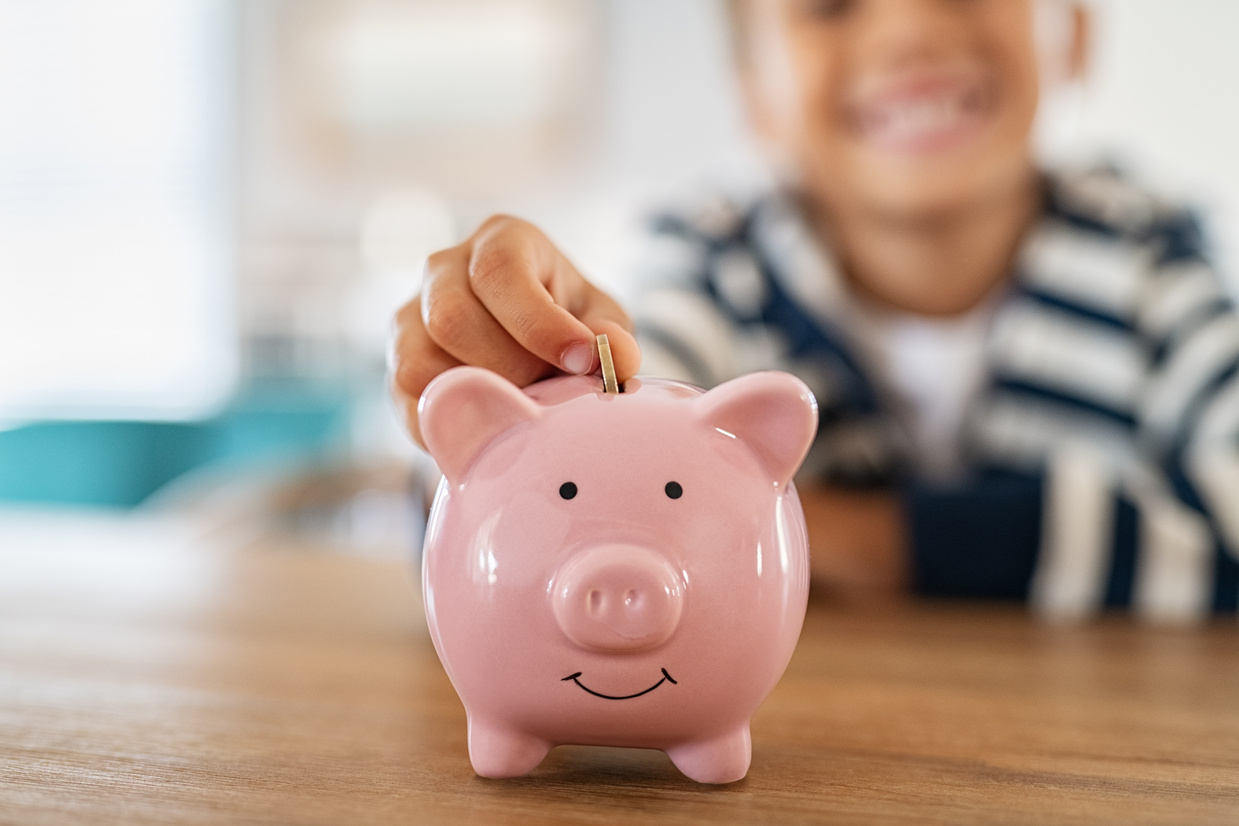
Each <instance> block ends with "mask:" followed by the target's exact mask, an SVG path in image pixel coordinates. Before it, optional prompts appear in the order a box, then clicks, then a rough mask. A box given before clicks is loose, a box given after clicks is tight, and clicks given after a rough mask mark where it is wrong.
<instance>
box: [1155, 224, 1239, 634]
mask: <svg viewBox="0 0 1239 826" xmlns="http://www.w3.org/2000/svg"><path fill="white" fill-rule="evenodd" d="M1166 235H1167V238H1166V240H1165V242H1164V244H1163V249H1162V259H1161V262H1160V264H1161V265H1160V266H1159V268H1158V270H1157V272H1156V274H1155V278H1154V280H1153V281H1152V282H1151V283H1150V286H1149V291H1148V295H1147V298H1146V306H1145V312H1144V313H1143V322H1144V329H1145V331H1146V335H1147V338H1148V339H1149V341H1150V343H1151V347H1152V350H1153V359H1154V369H1153V371H1152V373H1151V376H1150V380H1149V381H1148V383H1147V386H1146V387H1145V394H1144V398H1143V399H1142V411H1141V412H1142V424H1143V426H1144V429H1145V438H1146V441H1147V442H1149V443H1151V444H1153V445H1155V446H1156V449H1157V450H1158V452H1159V454H1160V455H1161V456H1162V457H1164V466H1165V469H1166V475H1167V478H1168V482H1169V484H1170V486H1171V487H1172V488H1173V490H1174V492H1175V493H1176V494H1177V496H1178V498H1179V500H1180V501H1181V502H1183V503H1184V504H1185V505H1187V506H1188V507H1189V508H1191V509H1192V512H1193V513H1196V514H1199V515H1200V516H1201V517H1202V518H1203V520H1204V522H1205V526H1206V528H1207V545H1208V548H1207V551H1206V553H1207V554H1208V556H1209V557H1210V559H1209V562H1210V563H1211V564H1210V565H1208V566H1207V567H1208V568H1209V571H1208V573H1209V574H1210V580H1211V581H1210V583H1209V584H1210V585H1211V586H1212V587H1211V588H1210V589H1209V590H1211V591H1212V607H1213V609H1214V610H1220V611H1228V612H1233V611H1235V610H1236V604H1237V603H1239V312H1236V307H1235V302H1234V300H1233V298H1232V297H1231V296H1230V295H1229V294H1228V292H1227V290H1226V288H1225V285H1224V284H1223V282H1222V281H1221V279H1220V278H1219V277H1218V276H1217V274H1216V273H1215V272H1214V270H1213V269H1212V268H1211V267H1210V266H1209V264H1208V262H1207V261H1206V260H1205V258H1204V256H1203V255H1201V254H1200V246H1201V245H1200V243H1199V235H1200V233H1199V229H1198V228H1197V226H1196V223H1195V221H1194V220H1191V218H1190V216H1184V217H1182V218H1181V219H1180V220H1178V221H1177V222H1175V223H1172V224H1171V225H1170V226H1169V227H1168V229H1167V232H1166ZM1163 564H1165V565H1169V564H1170V563H1169V562H1168V561H1166V562H1164V563H1163Z"/></svg>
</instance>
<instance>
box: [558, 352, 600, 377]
mask: <svg viewBox="0 0 1239 826" xmlns="http://www.w3.org/2000/svg"><path fill="white" fill-rule="evenodd" d="M560 363H561V364H563V366H564V369H565V370H567V371H568V372H569V373H575V374H577V375H578V376H580V375H583V374H585V373H588V372H589V368H591V367H593V366H594V351H593V350H592V349H591V348H590V346H589V345H588V344H574V345H572V346H571V347H569V348H568V349H567V350H564V356H563V358H562V359H560Z"/></svg>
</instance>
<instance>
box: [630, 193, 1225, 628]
mask: <svg viewBox="0 0 1239 826" xmlns="http://www.w3.org/2000/svg"><path fill="white" fill-rule="evenodd" d="M1043 203H1044V209H1043V214H1042V215H1041V216H1040V218H1039V220H1038V221H1037V222H1036V223H1035V225H1034V226H1033V228H1032V229H1031V231H1030V232H1029V234H1028V236H1027V237H1026V239H1025V240H1024V242H1023V244H1022V247H1021V249H1020V251H1019V254H1018V256H1017V259H1016V265H1015V268H1014V271H1013V272H1012V273H1011V276H1010V279H1009V283H1008V285H1007V289H1006V291H1005V292H1004V293H1003V295H1002V297H1001V300H1000V301H999V303H998V305H997V307H996V309H995V311H994V318H993V323H992V325H990V327H989V328H988V329H989V332H988V333H987V339H986V343H985V353H984V368H983V381H982V387H981V390H980V392H979V393H977V394H976V395H975V396H974V397H973V398H972V399H971V401H970V403H969V405H968V407H967V409H966V412H965V417H964V424H963V433H962V437H961V439H962V452H963V455H964V458H965V463H966V466H967V474H966V476H965V477H964V478H963V479H961V480H959V481H953V482H950V483H931V482H926V481H924V480H923V478H922V477H921V476H919V475H918V473H917V468H916V467H915V466H914V465H913V463H912V459H911V454H910V451H909V447H908V439H907V436H906V435H905V434H904V433H903V432H902V431H901V428H900V426H899V424H898V422H897V420H896V417H895V416H894V415H893V413H892V407H891V404H890V400H889V394H888V393H886V392H884V389H883V388H882V387H881V386H879V382H878V381H877V379H876V377H875V371H873V370H870V369H867V367H866V364H865V361H864V359H863V351H862V349H861V348H860V347H859V346H858V342H857V337H856V335H855V332H854V331H850V330H849V326H850V324H855V323H856V322H855V318H854V314H852V313H849V312H848V307H849V296H848V294H847V289H846V287H845V285H844V283H843V281H842V280H841V279H840V278H839V276H838V273H837V271H836V268H835V265H834V263H833V261H832V260H831V258H830V256H829V254H828V253H827V252H826V251H825V250H824V249H823V248H822V246H821V243H820V242H819V241H818V240H817V239H816V238H815V236H814V235H813V234H812V233H811V232H810V231H809V230H808V228H807V225H806V224H805V222H804V219H803V216H802V215H801V214H800V212H799V211H798V209H797V208H796V207H795V206H794V202H793V201H792V200H791V199H790V198H788V197H786V196H783V195H780V194H772V195H767V196H765V197H762V198H759V199H756V200H754V201H752V202H750V203H748V204H746V205H744V206H736V205H735V204H732V203H728V202H723V201H718V202H714V203H711V204H708V205H705V206H702V207H699V208H693V209H686V210H680V211H676V212H668V213H664V214H661V215H658V216H657V217H656V218H655V219H654V220H653V226H652V229H653V233H652V235H653V238H652V243H651V244H650V247H649V256H648V257H647V259H646V261H645V264H644V266H643V268H642V276H643V278H642V285H643V286H642V288H641V291H640V294H639V296H638V297H637V299H636V300H635V301H634V302H633V307H635V308H636V316H637V324H638V333H639V337H640V338H641V341H642V346H643V350H644V352H645V354H646V361H645V363H646V366H647V367H648V368H651V369H653V370H654V371H656V372H660V373H663V374H670V375H678V376H681V377H684V378H688V379H689V380H691V381H694V382H695V383H697V384H700V385H703V386H707V387H709V386H712V385H714V384H717V383H719V382H722V381H725V380H727V379H729V378H733V377H735V376H737V375H740V374H742V373H746V372H750V371H753V370H761V369H782V370H788V371H790V372H792V373H795V374H797V375H799V376H800V377H801V378H803V379H804V380H805V381H806V383H808V385H809V386H810V388H811V389H812V390H813V391H814V393H815V395H816V396H817V398H818V403H819V406H820V413H821V420H820V425H819V429H818V434H817V438H816V440H815V443H814V445H813V448H812V449H811V451H810V454H809V457H808V459H807V460H806V462H805V466H804V469H803V470H802V475H806V476H809V477H811V478H813V479H815V480H820V481H825V482H828V483H832V484H842V485H849V486H884V487H893V488H896V489H898V490H899V491H900V492H901V495H902V497H903V500H904V504H905V512H906V514H907V519H908V524H909V532H910V536H911V539H912V570H913V578H914V583H915V586H916V588H917V590H918V591H919V592H921V593H924V594H931V595H946V596H975V597H991V598H993V597H998V598H1020V599H1027V600H1029V601H1030V602H1031V604H1032V605H1033V606H1034V607H1035V608H1036V609H1037V610H1038V611H1040V612H1041V613H1043V614H1045V615H1047V616H1052V617H1066V618H1071V617H1083V616H1088V615H1090V614H1093V613H1096V612H1098V611H1101V610H1104V609H1107V608H1130V609H1131V610H1133V611H1135V612H1137V613H1139V614H1141V615H1144V616H1148V617H1151V618H1154V619H1159V620H1166V621H1191V620H1194V619H1198V618H1203V617H1205V616H1207V615H1209V614H1210V613H1216V612H1222V613H1232V614H1233V613H1235V611H1236V605H1237V603H1239V315H1237V314H1236V312H1235V305H1234V303H1233V301H1232V299H1231V297H1230V296H1229V295H1228V294H1227V291H1226V289H1225V288H1224V285H1223V283H1222V282H1221V281H1220V279H1219V278H1218V276H1217V274H1216V273H1215V272H1214V270H1213V268H1212V267H1211V266H1210V263H1209V260H1208V257H1207V251H1206V249H1205V246H1204V243H1203V240H1202V236H1201V232H1200V228H1199V224H1198V222H1197V220H1196V218H1195V217H1194V216H1193V215H1192V214H1191V213H1190V212H1189V211H1186V210H1184V209H1182V208H1179V207H1175V206H1172V205H1168V204H1166V203H1164V202H1162V201H1159V200H1158V199H1156V198H1154V197H1153V196H1151V195H1149V194H1148V193H1146V192H1144V191H1142V190H1141V189H1139V188H1137V187H1135V186H1133V185H1132V184H1131V183H1129V182H1127V181H1126V180H1124V179H1123V178H1122V177H1120V176H1119V175H1118V174H1116V173H1115V172H1113V171H1110V170H1100V171H1094V172H1088V173H1081V174H1073V175H1061V176H1046V177H1045V179H1044V199H1043Z"/></svg>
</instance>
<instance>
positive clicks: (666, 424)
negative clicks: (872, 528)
mask: <svg viewBox="0 0 1239 826" xmlns="http://www.w3.org/2000/svg"><path fill="white" fill-rule="evenodd" d="M419 410H420V412H419V421H420V423H421V429H422V435H423V436H424V437H425V441H426V445H427V447H428V449H429V450H430V453H431V456H433V457H434V459H435V461H436V462H437V463H438V465H439V469H440V470H441V471H442V472H443V482H442V484H441V485H440V487H439V492H438V494H437V495H436V497H435V504H434V506H433V508H432V509H431V513H430V517H429V519H428V522H427V528H426V540H425V546H424V550H423V555H422V565H423V567H422V590H423V595H424V602H425V607H426V619H427V624H428V626H429V630H430V636H431V639H432V640H433V642H434V645H435V650H436V651H437V652H438V654H439V659H440V660H441V661H442V663H443V665H444V668H445V669H446V671H447V675H448V677H449V678H450V679H451V681H452V685H453V686H454V687H455V688H456V691H457V693H458V694H459V695H460V699H461V702H462V703H463V704H464V707H465V713H466V716H467V718H468V738H469V759H470V761H471V762H472V763H473V768H474V770H475V771H476V772H477V773H478V774H480V775H482V776H484V777H516V776H519V775H522V774H526V773H527V772H530V771H532V770H533V769H534V768H536V767H537V766H538V764H539V763H540V762H541V761H542V759H543V758H544V757H546V754H547V752H548V751H550V749H551V748H553V747H555V746H557V745H561V744H563V745H567V744H573V745H594V746H619V747H626V748H654V749H661V750H663V751H665V752H666V753H667V756H668V757H670V758H671V761H672V763H674V764H675V766H676V767H677V768H679V769H680V771H682V772H683V773H684V774H685V775H687V776H688V777H690V778H692V779H694V780H698V781H700V782H704V783H730V782H732V781H735V780H739V779H740V778H742V777H744V775H745V774H746V772H747V771H748V767H749V760H750V758H751V743H750V735H749V721H750V719H751V718H752V715H753V712H754V711H755V710H756V709H757V707H758V706H759V705H760V704H761V702H762V701H763V700H764V699H765V697H766V695H768V694H769V693H770V691H771V690H772V689H773V688H774V685H775V683H776V682H778V680H779V677H780V676H781V675H782V673H783V670H784V669H785V668H786V667H787V663H788V660H790V659H791V655H792V650H793V649H794V648H795V644H796V638H797V637H798V636H799V634H800V626H801V624H802V623H803V621H804V612H805V605H806V601H807V598H808V583H809V553H808V537H807V534H806V532H805V527H804V514H803V512H802V511H801V509H800V501H799V499H798V498H797V496H796V490H795V486H794V485H793V484H792V476H793V474H794V473H795V472H796V469H797V468H798V467H799V465H800V462H801V461H802V460H803V458H804V456H805V453H806V452H807V450H808V448H809V444H810V443H811V442H812V440H813V435H814V433H815V432H816V428H817V408H816V404H815V402H814V400H813V396H812V394H811V393H810V392H809V390H808V388H807V387H805V385H804V384H803V383H802V382H801V381H800V380H799V379H796V378H795V377H793V376H790V375H788V374H786V373H757V374H753V375H750V376H744V377H741V378H739V379H735V380H733V381H730V382H727V383H725V384H723V385H720V386H719V387H716V388H715V389H713V390H710V391H708V392H706V391H703V390H701V389H699V388H696V387H692V386H691V385H686V384H683V383H680V382H673V381H665V380H660V379H643V378H638V379H631V380H629V381H628V382H625V392H623V393H604V392H603V388H602V386H601V383H600V382H598V381H597V380H595V379H593V378H591V377H588V376H568V377H560V378H554V379H549V380H547V381H543V382H538V383H537V384H533V385H530V386H529V387H527V388H525V389H524V390H521V389H519V388H517V387H516V386H514V385H512V384H511V383H509V382H507V381H506V380H505V379H503V378H501V377H499V376H497V375H496V374H494V373H491V372H488V371H486V370H482V369H480V368H476V367H458V368H455V369H452V370H449V371H447V372H445V373H443V374H442V375H440V376H439V377H438V378H436V379H435V380H434V381H433V382H432V383H431V384H430V385H429V386H428V387H427V388H426V390H425V391H424V392H423V394H422V398H421V404H420V408H419ZM671 668H674V669H675V674H677V675H680V676H681V677H682V678H683V679H685V680H688V679H689V677H688V675H691V680H690V683H691V687H690V686H689V685H688V684H683V683H682V681H681V680H680V679H678V678H677V677H674V676H672V672H671V670H670V669H671ZM561 669H562V670H561ZM566 671H571V672H572V673H569V674H568V675H567V676H560V675H562V674H564V673H565V672H566ZM554 682H559V683H562V685H561V686H555V685H554V684H553V683H554Z"/></svg>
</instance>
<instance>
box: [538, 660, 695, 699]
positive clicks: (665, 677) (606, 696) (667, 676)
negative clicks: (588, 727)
mask: <svg viewBox="0 0 1239 826" xmlns="http://www.w3.org/2000/svg"><path fill="white" fill-rule="evenodd" d="M662 672H663V678H662V679H661V680H659V681H658V682H656V683H654V684H653V685H652V686H650V687H649V688H647V689H645V690H644V691H638V692H637V693H636V694H625V695H623V696H616V695H614V694H603V693H602V692H600V691H594V690H593V689H592V688H590V687H589V686H587V685H585V684H584V683H582V682H581V680H580V677H581V672H580V671H578V672H576V673H575V674H569V675H568V676H567V677H564V678H562V679H561V680H560V682H565V683H566V682H568V680H572V682H574V683H576V684H577V686H578V687H579V688H580V689H581V690H582V691H584V692H587V693H589V694H593V695H594V696H595V697H601V698H602V699H604V700H635V699H636V698H638V697H643V696H645V695H646V694H649V693H650V692H651V691H653V690H654V689H656V688H658V687H659V686H660V685H662V684H663V683H671V684H672V685H677V684H678V683H677V681H676V679H675V678H674V677H672V676H671V675H670V674H668V673H667V669H665V668H664V669H662Z"/></svg>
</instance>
